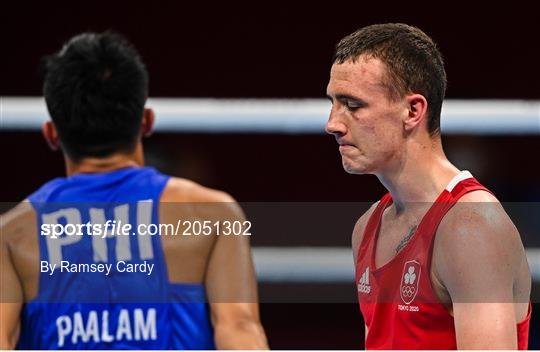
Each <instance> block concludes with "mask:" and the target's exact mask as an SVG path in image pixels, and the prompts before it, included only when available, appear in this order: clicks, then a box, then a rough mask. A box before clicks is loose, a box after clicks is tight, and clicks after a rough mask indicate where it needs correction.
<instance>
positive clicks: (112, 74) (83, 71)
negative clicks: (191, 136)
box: [43, 32, 148, 160]
mask: <svg viewBox="0 0 540 352" xmlns="http://www.w3.org/2000/svg"><path fill="white" fill-rule="evenodd" d="M43 70H44V72H43V73H44V82H43V94H44V96H45V101H46V103H47V108H48V110H49V114H50V115H51V118H52V120H53V122H54V124H55V126H56V128H57V130H58V135H59V137H60V141H61V143H62V148H63V149H64V151H65V152H66V153H67V154H68V155H69V156H70V157H71V158H72V159H74V160H80V159H81V158H84V157H90V156H92V157H104V156H107V155H110V154H112V153H114V152H119V151H126V152H129V151H132V150H133V148H134V147H135V145H136V141H137V137H138V134H139V131H140V128H141V122H142V115H143V111H144V104H145V101H146V98H147V96H148V72H147V71H146V67H145V66H144V63H143V62H142V60H141V58H140V56H139V54H138V53H137V51H136V50H135V48H134V47H133V46H132V45H131V44H130V43H129V42H128V41H127V40H126V39H125V38H124V37H122V36H121V35H119V34H117V33H113V32H104V33H83V34H80V35H77V36H75V37H73V38H71V39H70V40H69V41H68V42H67V43H66V44H65V45H64V47H63V48H62V49H61V50H60V51H59V52H58V53H55V54H53V55H51V56H49V57H46V58H44V61H43Z"/></svg>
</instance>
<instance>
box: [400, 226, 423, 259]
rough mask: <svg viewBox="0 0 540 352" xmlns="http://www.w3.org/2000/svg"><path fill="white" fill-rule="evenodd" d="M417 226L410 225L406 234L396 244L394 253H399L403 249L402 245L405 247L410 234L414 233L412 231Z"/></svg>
mask: <svg viewBox="0 0 540 352" xmlns="http://www.w3.org/2000/svg"><path fill="white" fill-rule="evenodd" d="M417 227H418V226H417V225H414V226H413V227H411V229H410V230H409V233H408V234H407V236H405V237H403V239H402V240H401V242H399V244H398V245H397V247H396V253H399V252H400V251H401V250H402V249H403V247H405V246H406V245H407V243H409V240H410V239H411V237H412V235H414V232H415V231H416V228H417Z"/></svg>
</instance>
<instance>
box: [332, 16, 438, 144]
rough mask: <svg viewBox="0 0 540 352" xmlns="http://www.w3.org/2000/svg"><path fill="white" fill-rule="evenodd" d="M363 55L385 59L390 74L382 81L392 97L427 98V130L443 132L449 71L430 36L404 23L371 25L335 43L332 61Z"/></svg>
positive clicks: (356, 57)
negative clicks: (442, 115) (444, 103)
mask: <svg viewBox="0 0 540 352" xmlns="http://www.w3.org/2000/svg"><path fill="white" fill-rule="evenodd" d="M360 55H366V56H367V57H372V58H377V59H379V60H381V61H382V62H384V64H385V65H386V67H387V77H385V78H384V82H383V84H384V85H385V86H386V88H387V90H388V92H389V98H390V99H392V100H396V99H399V98H401V97H403V96H404V95H405V94H407V93H419V94H422V95H423V96H424V97H425V98H426V100H427V102H428V131H429V133H430V134H431V135H438V134H440V119H441V108H442V103H443V99H444V94H445V91H446V72H445V71H444V63H443V59H442V55H441V53H440V52H439V50H438V49H437V46H436V45H435V43H434V42H433V40H432V39H431V38H430V37H429V36H427V35H426V34H425V33H424V32H422V31H421V30H420V29H418V28H416V27H413V26H409V25H406V24H402V23H387V24H376V25H371V26H368V27H364V28H361V29H359V30H357V31H356V32H354V33H352V34H350V35H348V36H346V37H345V38H343V39H342V40H341V41H340V42H339V43H338V45H337V46H336V51H335V54H334V58H333V62H334V63H338V64H342V63H344V62H345V61H348V60H352V61H353V62H354V61H356V60H357V59H358V57H359V56H360Z"/></svg>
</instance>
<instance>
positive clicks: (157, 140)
mask: <svg viewBox="0 0 540 352" xmlns="http://www.w3.org/2000/svg"><path fill="white" fill-rule="evenodd" d="M2 8H3V11H4V13H5V15H4V16H3V19H2V21H1V23H0V26H2V30H1V32H0V33H2V34H1V35H2V44H3V49H2V55H0V60H1V62H2V65H0V70H2V71H1V79H0V93H1V95H2V101H3V109H2V128H1V132H0V134H1V137H0V150H1V151H2V160H3V172H2V176H1V177H2V184H3V187H2V193H1V195H2V197H1V199H0V201H2V202H17V201H20V200H23V199H24V198H25V197H26V196H27V195H28V194H29V193H31V192H33V191H34V190H35V189H36V188H38V187H39V186H40V185H41V184H43V183H44V182H46V181H47V180H49V179H51V178H53V177H58V176H62V175H63V174H64V167H63V160H62V156H61V154H60V153H53V152H51V151H49V150H48V148H47V146H46V144H45V142H44V141H43V140H42V138H41V135H40V133H39V129H38V126H39V122H40V121H41V120H44V119H45V118H46V114H45V113H44V112H43V110H40V108H39V107H37V108H36V107H35V106H34V105H32V104H29V105H28V106H27V107H28V109H26V110H24V107H25V104H26V103H25V102H27V101H24V100H23V101H19V105H18V106H19V107H22V110H24V111H23V112H24V114H23V115H24V116H23V117H24V118H21V120H20V121H18V120H17V116H18V115H16V114H13V115H9V114H8V113H7V112H6V111H8V110H6V109H4V103H5V102H7V101H9V102H10V104H12V103H13V99H12V98H14V97H39V96H41V79H40V76H39V64H40V58H41V57H43V56H44V55H47V54H51V53H53V52H54V51H56V50H58V49H59V48H60V47H61V45H62V43H63V42H64V41H65V40H67V39H68V38H70V37H71V36H73V35H75V34H77V33H80V32H83V31H103V30H106V29H113V30H116V31H118V32H120V33H122V34H124V35H125V36H126V37H127V38H128V39H129V40H130V41H131V42H132V43H133V44H134V45H135V46H136V47H137V49H138V50H139V52H140V53H141V55H142V57H143V60H144V61H145V62H146V64H147V67H148V70H149V73H150V96H151V97H152V98H158V99H156V100H155V101H156V106H160V104H161V103H162V101H160V100H159V98H174V99H186V98H189V99H190V100H189V101H187V102H189V104H192V103H193V102H194V104H195V105H197V104H199V105H198V106H200V105H201V104H202V105H204V102H205V101H199V100H197V99H200V98H216V99H219V100H218V102H217V108H216V109H214V110H215V111H214V112H212V114H213V115H212V118H211V119H201V120H200V123H199V124H197V119H196V118H193V116H192V118H191V120H190V121H191V122H190V123H192V124H193V123H194V124H195V125H191V126H192V127H190V128H185V129H183V128H182V124H181V123H180V122H181V121H179V122H178V123H177V125H176V126H174V112H175V111H177V110H178V111H181V112H183V113H184V114H188V115H189V113H186V111H187V110H185V109H182V108H181V107H182V106H184V105H182V104H184V103H185V102H186V101H184V100H174V101H173V102H174V104H173V105H174V106H176V107H180V108H178V109H177V110H175V109H173V111H172V113H171V112H170V111H169V112H167V113H165V110H166V109H164V108H163V109H162V110H161V111H163V112H164V113H163V114H162V115H167V114H168V115H167V121H169V123H168V124H163V125H161V127H160V128H159V129H158V131H157V132H156V133H155V134H154V135H153V136H152V137H151V138H149V139H147V140H146V142H145V148H146V159H147V162H148V164H150V165H152V166H155V167H156V168H158V169H159V170H161V171H162V172H165V173H169V174H172V175H176V176H181V177H187V178H190V179H193V180H195V181H197V182H199V183H202V184H203V185H206V186H209V187H214V188H219V189H223V190H225V191H227V192H228V193H230V194H232V195H233V196H234V197H235V198H236V199H237V200H239V201H241V202H310V203H313V202H320V203H322V204H324V203H325V202H373V201H376V200H378V199H379V198H380V197H381V196H382V195H383V194H384V193H385V190H384V189H383V187H382V186H381V185H380V184H379V182H378V181H377V179H376V178H375V177H373V176H352V175H348V174H346V173H345V172H344V171H343V169H342V167H341V161H340V158H339V153H338V150H337V148H336V144H335V141H334V139H333V137H331V136H327V135H325V134H324V133H323V132H322V130H320V129H319V130H318V129H317V128H313V126H317V124H321V126H322V124H323V123H324V121H323V120H321V118H322V119H324V116H323V115H324V113H325V107H324V103H323V102H322V100H321V101H319V100H316V101H315V102H316V105H317V106H318V108H317V109H316V112H315V113H314V114H313V117H314V119H315V120H316V122H315V123H311V122H309V121H308V123H307V125H309V126H311V127H310V128H306V129H302V128H301V124H300V127H296V128H295V129H287V128H279V126H278V127H275V126H274V127H273V128H267V129H265V128H260V129H259V128H257V127H255V125H257V124H258V123H259V122H260V121H258V120H256V118H261V119H262V118H263V117H261V116H259V115H260V114H258V113H254V115H253V121H254V127H252V128H247V129H235V128H234V126H232V127H230V128H228V129H227V130H225V129H223V130H220V129H219V128H212V124H215V123H217V124H220V122H219V118H220V117H219V103H220V102H223V104H224V105H226V104H233V105H232V106H233V107H232V108H231V109H232V110H230V111H232V113H233V114H234V111H235V110H234V109H235V108H237V107H238V108H239V109H242V112H243V113H245V112H246V111H248V114H249V109H250V106H255V107H257V106H258V107H259V108H260V104H263V107H264V106H266V105H264V104H265V102H269V104H270V105H267V107H268V109H267V112H266V115H268V116H265V117H264V119H265V120H266V121H267V120H271V116H270V115H271V112H272V109H273V108H278V109H279V108H280V107H282V106H283V105H286V106H287V107H288V108H287V109H285V110H286V111H289V110H291V109H292V108H291V104H292V106H296V107H297V109H296V110H295V109H292V110H295V111H296V112H297V113H298V111H300V113H299V114H300V115H301V110H302V107H303V106H307V105H309V104H310V102H313V100H312V99H324V96H325V90H326V84H327V80H328V75H329V69H330V65H331V56H332V53H333V48H334V46H335V44H336V43H337V41H339V39H341V38H342V37H343V36H345V35H347V34H349V33H350V32H352V31H354V30H356V29H357V28H359V27H362V26H365V25H369V24H373V23H380V22H405V23H408V24H412V25H416V26H418V27H420V28H421V29H422V30H424V31H425V32H426V33H428V34H429V35H430V36H431V37H432V38H433V39H434V40H435V42H436V43H437V44H438V46H439V48H440V49H441V51H442V53H443V56H444V58H445V62H446V70H447V74H448V92H447V98H448V99H449V103H450V104H451V102H452V101H458V102H461V103H463V104H465V105H464V106H467V105H466V104H467V103H472V104H474V103H475V102H479V101H480V104H481V105H480V106H481V108H482V109H484V111H486V113H485V114H484V115H482V116H481V117H476V118H482V119H483V120H482V121H481V122H480V125H483V124H485V126H486V128H485V130H484V129H478V128H477V129H474V130H472V129H471V130H468V129H467V126H468V125H467V124H465V125H464V126H465V127H464V128H457V127H459V126H457V125H456V124H453V125H452V126H453V127H452V128H448V129H447V130H445V129H444V128H443V143H444V146H445V150H446V152H447V155H448V157H449V158H450V160H451V161H452V162H454V163H455V164H456V166H458V167H459V168H462V169H467V170H470V171H471V172H472V174H473V175H475V177H476V178H477V179H478V180H479V181H480V182H481V183H483V184H484V185H486V186H487V187H488V188H490V189H491V190H492V191H493V192H494V193H495V194H496V195H497V197H498V198H499V199H500V200H501V201H503V202H506V203H508V204H522V205H523V204H525V205H526V206H521V207H520V209H521V212H520V214H521V215H520V216H521V217H520V219H522V220H523V221H520V222H519V223H518V224H517V225H518V228H519V229H520V231H521V233H522V236H523V241H524V243H525V245H526V247H527V248H528V249H529V250H531V251H530V253H538V248H540V239H539V233H538V229H539V226H538V222H537V221H536V222H535V220H536V219H539V217H538V214H539V212H538V209H539V207H538V203H534V202H539V200H540V182H539V177H538V175H539V171H540V166H539V163H538V151H539V150H540V112H538V110H535V109H537V107H538V106H539V105H538V102H539V100H540V68H539V65H538V63H539V62H540V48H539V45H538V37H539V30H538V18H537V16H538V13H537V12H536V11H534V9H533V7H532V6H531V5H530V4H527V3H519V2H514V3H513V6H512V7H511V8H510V7H508V6H501V7H497V6H496V5H494V4H490V5H489V6H483V5H481V4H473V3H471V2H468V3H467V4H459V3H452V4H450V3H447V4H444V5H442V6H441V4H440V5H438V6H437V8H435V5H434V4H433V3H426V4H421V3H415V4H410V3H407V4H405V3H403V4H392V5H390V4H386V3H381V4H376V3H363V2H362V3H360V2H335V3H321V4H315V3H313V2H312V3H309V2H305V3H302V2H291V1H289V2H286V3H279V2H275V1H272V2H269V1H267V2H264V1H263V2H252V3H249V4H246V3H238V2H234V3H232V2H230V3H228V2H221V3H219V4H212V3H206V2H205V3H188V2H185V1H153V2H148V3H135V2H127V1H114V2H112V1H108V2H106V1H93V2H67V1H66V2H63V1H55V2H35V3H32V2H24V1H20V2H17V3H15V2H10V3H8V4H3V6H2ZM10 99H11V100H10ZM191 99H195V100H191ZM246 99H247V100H246ZM276 99H279V100H276ZM290 99H294V100H290ZM306 99H309V100H306ZM286 100H290V101H289V102H286ZM197 101H199V103H197ZM231 101H232V103H231ZM201 102H202V103H201ZM505 102H507V103H508V104H505ZM214 103H215V102H214ZM214 103H213V104H214ZM501 103H502V104H501ZM235 104H236V105H235ZM246 104H247V108H246ZM305 104H307V105H305ZM515 104H517V105H515ZM531 104H532V105H531ZM15 105H17V104H15ZM6 106H7V104H6ZM161 106H163V104H162V105H161ZM459 106H463V105H459ZM509 106H510V108H508V107H509ZM515 106H517V108H516V109H517V110H519V111H525V112H526V114H527V113H528V114H529V115H528V116H529V118H528V120H527V121H528V123H527V125H526V127H525V128H523V127H522V128H516V127H515V126H513V124H512V121H513V119H514V118H515V119H517V118H519V116H521V115H520V114H519V113H517V114H514V113H513V112H512V111H513V108H511V107H515ZM10 107H13V104H12V105H10ZM329 107H330V106H329V104H328V111H329ZM531 107H532V108H531ZM246 109H247V110H246ZM531 109H532V110H531ZM9 111H10V112H12V111H13V110H9ZM216 111H217V112H216ZM453 111H454V110H453ZM490 111H493V113H494V114H495V115H497V114H499V115H500V114H501V112H502V114H503V115H504V114H505V113H506V111H508V118H506V119H504V123H503V125H502V127H498V128H496V129H492V128H491V129H490V127H489V126H492V125H493V123H494V121H492V120H491V119H490V118H489V116H490V115H489V113H490ZM519 111H518V112H519ZM530 111H532V112H533V115H532V116H533V120H531V119H530ZM535 111H537V113H538V115H536V116H537V120H536V121H537V123H535V121H534V117H535V116H534V112H535ZM156 113H157V119H158V122H159V119H160V109H158V108H156ZM25 114H26V115H25ZM171 114H172V115H171ZM321 114H322V115H321ZM41 115H43V116H41ZM293 115H294V116H293ZM297 115H298V114H292V115H291V120H295V119H297ZM458 115H459V114H458ZM21 116H22V115H21ZM306 116H307V118H308V119H309V117H310V116H311V115H309V114H307V115H306ZM306 116H304V117H306ZM516 116H517V117H516ZM462 117H464V118H465V120H467V119H468V115H467V114H465V115H464V116H462ZM473 117H474V116H473ZM503 117H504V116H503ZM187 118H189V116H187ZM279 118H280V119H281V120H279V121H280V122H286V121H287V115H286V113H281V115H280V117H279ZM40 119H41V120H40ZM171 119H172V121H173V124H172V125H171V122H170V121H171ZM224 120H225V123H226V122H227V121H229V120H227V118H226V117H224ZM443 120H444V114H443ZM25 121H27V122H28V121H30V122H29V123H28V124H25V123H24V122H25ZM256 121H257V122H256ZM295 121H296V120H295ZM270 122H271V121H270ZM456 123H457V122H456ZM516 123H517V122H516ZM263 125H264V123H263ZM270 125H271V123H270ZM278 125H279V123H278ZM171 126H172V127H171ZM193 126H194V127H193ZM456 126H457V127H456ZM527 204H530V207H531V209H533V210H531V212H530V214H528V213H527V212H526V210H525V211H523V209H526V207H527ZM361 208H362V207H361V206H359V211H358V214H361V212H362V210H363V209H361ZM248 215H249V214H248ZM355 220H356V219H354V218H350V223H343V224H340V225H339V226H338V225H336V227H335V231H331V233H328V235H327V236H319V237H317V238H313V236H312V233H308V232H307V231H304V232H302V231H299V232H296V233H295V235H294V237H293V236H278V235H276V236H257V235H254V236H253V238H252V240H253V245H254V248H255V254H256V259H257V258H258V260H259V261H261V263H262V264H261V265H264V263H265V262H264V260H263V259H265V258H266V259H267V258H272V256H273V255H276V253H279V252H272V251H268V249H269V248H278V249H279V248H282V249H283V250H290V249H291V248H292V249H294V248H297V249H298V248H304V247H308V248H312V249H313V248H319V249H337V250H338V252H339V251H340V250H346V248H347V247H348V246H349V242H350V232H351V230H352V226H353V225H354V221H355ZM522 222H523V223H524V224H525V225H521V223H522ZM520 226H524V227H523V228H521V227H520ZM535 251H536V252H535ZM310 253H311V254H312V255H311V254H310ZM317 253H319V254H317ZM324 253H326V252H317V251H311V252H309V251H308V254H307V257H306V258H307V259H310V258H311V260H312V261H314V262H315V263H314V265H316V264H317V263H316V262H317V258H319V257H317V255H322V256H324V255H325V254H324ZM332 253H334V252H332ZM336 253H337V252H336ZM339 253H340V254H338V255H337V256H338V257H339V258H340V260H342V259H343V253H345V254H347V253H346V252H343V251H341V252H339ZM276 260H277V259H276ZM349 262H350V264H351V265H350V270H352V259H351V260H350V261H349ZM338 266H339V265H338ZM259 270H261V269H259ZM262 276H263V279H262V280H261V285H260V290H261V295H263V296H264V294H266V293H267V292H272V291H276V290H277V291H291V290H292V291H294V292H296V294H298V293H300V294H302V293H305V295H306V301H305V302H306V303H300V301H299V300H295V301H294V302H280V303H277V302H273V303H269V302H266V303H263V304H262V305H261V314H262V320H263V324H264V325H265V328H266V330H267V334H268V337H269V340H270V344H271V347H272V348H276V349H358V348H362V347H363V322H362V318H361V315H360V313H359V309H358V306H357V304H356V303H354V297H355V296H354V295H355V285H354V282H353V280H348V279H347V273H345V275H342V276H341V277H338V278H337V279H329V280H328V282H325V281H324V280H320V279H319V280H312V279H309V278H306V279H304V280H302V279H301V278H300V279H296V280H288V281H283V282H280V281H279V280H276V279H275V278H273V279H272V278H270V277H267V276H265V275H264V273H263V275H262ZM322 276H324V275H322ZM337 276H339V275H337ZM314 287H316V288H317V289H319V290H325V291H324V292H328V294H336V295H337V296H340V297H341V296H343V297H345V298H343V299H336V300H334V301H332V300H327V301H324V300H318V301H317V300H315V301H311V303H307V302H310V301H309V299H308V297H309V295H310V292H313V291H312V290H313V289H314ZM321 292H323V291H321ZM533 295H535V296H534V297H536V298H535V299H534V301H535V302H536V303H535V308H534V310H533V321H532V323H531V340H530V347H531V348H536V349H540V331H539V330H540V328H539V327H540V305H539V304H538V302H540V298H539V295H540V282H538V281H537V282H535V285H534V292H533Z"/></svg>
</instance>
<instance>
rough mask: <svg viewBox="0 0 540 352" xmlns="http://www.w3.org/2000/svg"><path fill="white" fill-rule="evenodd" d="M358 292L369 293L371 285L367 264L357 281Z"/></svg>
mask: <svg viewBox="0 0 540 352" xmlns="http://www.w3.org/2000/svg"><path fill="white" fill-rule="evenodd" d="M358 292H360V293H370V292H371V286H370V285H369V266H368V267H367V268H366V271H364V273H363V274H362V277H361V278H360V281H359V282H358Z"/></svg>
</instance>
